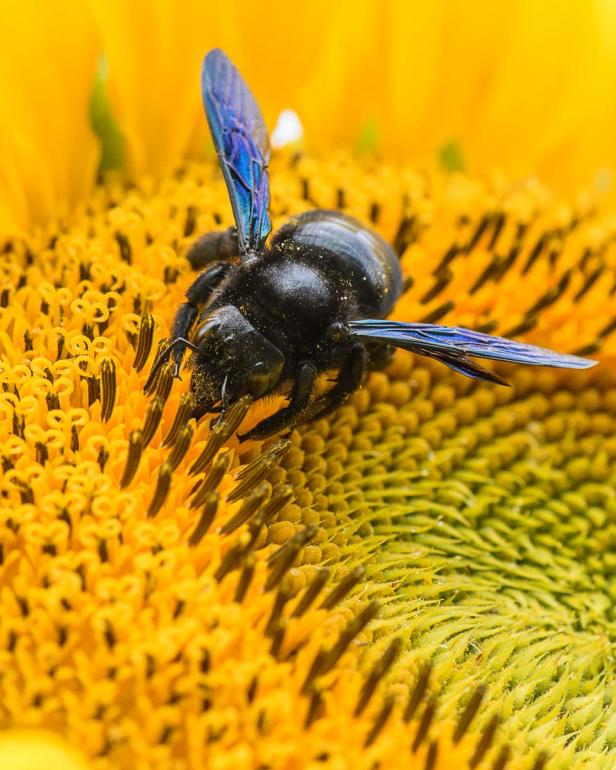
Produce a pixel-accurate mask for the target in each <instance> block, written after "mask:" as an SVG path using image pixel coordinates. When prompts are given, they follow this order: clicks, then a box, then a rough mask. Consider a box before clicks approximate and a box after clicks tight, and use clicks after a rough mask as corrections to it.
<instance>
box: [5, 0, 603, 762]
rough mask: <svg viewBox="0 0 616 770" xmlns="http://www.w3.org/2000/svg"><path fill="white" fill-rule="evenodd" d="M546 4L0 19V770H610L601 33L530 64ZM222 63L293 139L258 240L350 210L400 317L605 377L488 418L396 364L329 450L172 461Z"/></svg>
mask: <svg viewBox="0 0 616 770" xmlns="http://www.w3.org/2000/svg"><path fill="white" fill-rule="evenodd" d="M549 5H550V4H549V3H545V4H542V5H541V7H540V8H538V7H537V4H536V3H532V4H531V3H524V2H515V3H511V4H508V5H507V6H506V7H505V6H504V5H503V6H500V5H499V7H495V4H488V3H486V4H485V7H483V4H477V7H476V8H475V9H474V11H473V13H469V10H468V4H466V3H442V4H441V3H435V4H432V5H430V6H429V7H426V6H425V4H407V3H396V2H391V3H387V4H385V6H384V7H381V5H378V6H377V4H373V3H369V2H365V3H359V4H354V5H353V8H350V7H349V6H348V5H347V4H346V3H340V4H336V6H335V7H333V8H332V7H331V3H330V4H329V6H328V5H326V4H325V3H320V2H315V3H312V4H311V6H310V8H309V9H307V11H306V15H305V18H304V19H303V22H302V27H301V29H298V27H297V23H296V21H295V20H294V9H292V8H290V7H289V6H288V4H283V3H277V2H272V3H271V4H270V5H269V6H268V7H267V8H264V7H263V4H262V3H261V4H257V3H251V2H248V3H242V4H228V7H225V9H224V11H223V10H217V9H214V8H207V7H204V6H203V5H202V4H197V3H194V2H189V0H184V1H183V2H180V3H174V4H166V3H164V2H158V3H154V4H152V3H148V4H146V3H141V2H137V1H135V2H132V3H130V4H127V3H120V2H105V3H103V2H98V0H92V4H91V5H88V6H86V5H84V4H81V3H77V2H69V0H64V2H60V3H56V4H54V6H53V8H52V7H51V6H46V5H45V4H40V3H34V2H32V3H31V4H28V3H26V4H25V5H24V4H23V3H20V4H19V5H17V4H15V6H14V7H13V8H12V9H11V13H8V14H7V16H6V19H4V20H3V23H4V24H5V35H4V43H5V48H4V54H3V56H2V57H1V58H0V78H2V82H3V84H6V89H5V90H4V91H3V96H2V99H3V100H4V102H3V107H4V111H5V116H6V118H5V121H4V122H3V128H2V131H1V132H0V136H1V137H2V140H1V143H0V155H1V156H2V159H3V163H2V174H1V176H0V204H1V205H0V229H1V230H2V234H3V243H4V246H3V252H2V257H1V263H0V266H1V271H2V278H1V282H0V307H1V310H0V345H1V350H2V357H1V362H0V379H1V381H2V392H1V393H0V406H1V414H2V419H1V420H0V429H1V430H2V437H1V439H0V453H1V457H0V460H1V462H2V468H3V476H2V481H1V482H0V492H1V494H2V503H1V508H0V530H1V532H2V535H1V539H0V575H1V577H0V589H1V593H0V602H1V606H2V617H3V620H2V623H1V624H0V727H2V729H3V731H4V732H3V733H1V734H0V759H1V760H2V766H7V767H19V766H20V765H19V762H22V765H24V766H27V767H32V766H34V767H43V765H45V766H48V765H49V764H50V762H53V761H55V762H56V763H58V764H59V765H60V766H66V767H67V768H69V767H70V768H73V767H75V768H78V767H92V768H101V769H105V768H112V767H113V768H116V767H126V768H129V767H130V768H132V767H137V768H141V767H143V768H150V767H160V768H178V769H179V768H201V767H208V768H209V767H212V768H216V770H224V769H225V768H231V767H233V768H236V767H239V768H296V767H305V768H316V767H324V768H328V767H329V768H343V767H353V768H355V767H359V768H362V767H366V768H372V767H376V766H380V767H383V768H397V767H400V768H418V770H420V769H421V770H424V769H425V768H431V769H432V770H434V769H437V770H445V769H446V768H460V767H465V766H468V767H471V768H475V767H477V768H486V769H487V768H500V769H501V770H502V768H503V767H505V765H507V767H519V768H528V769H529V770H530V768H534V769H535V770H539V768H543V767H545V766H546V765H547V766H548V767H550V768H559V767H563V768H564V767H566V768H584V767H593V768H610V767H612V766H613V763H614V754H613V746H614V743H615V741H616V733H615V728H614V725H615V724H616V703H615V702H614V697H613V692H612V691H613V687H612V684H613V681H614V674H615V671H614V668H615V665H614V644H615V640H616V626H615V622H616V621H615V618H614V606H615V599H616V583H615V580H614V576H615V572H616V559H615V558H614V555H613V554H614V546H615V544H616V439H615V438H614V436H615V430H614V429H615V425H616V380H615V377H614V366H613V361H614V354H615V352H616V334H615V331H616V316H615V314H614V311H613V310H612V309H611V306H612V304H613V303H612V296H613V294H614V289H615V286H616V269H615V268H616V251H615V247H614V240H615V239H614V236H615V234H616V217H614V216H613V215H612V214H611V213H610V210H609V207H608V205H607V204H606V200H605V185H604V182H605V179H606V176H605V173H603V172H604V170H605V169H607V168H609V167H610V164H611V163H612V161H613V158H612V156H611V155H610V153H611V152H612V150H611V147H609V146H608V145H609V142H608V139H607V137H608V136H609V132H608V131H607V130H604V131H601V127H602V126H608V125H609V118H610V117H611V115H610V114H609V110H608V109H607V108H606V106H605V105H606V104H607V100H606V96H607V95H608V94H609V88H610V85H611V82H610V80H609V78H608V77H606V76H602V77H601V78H595V76H596V75H597V73H599V72H609V71H610V67H613V62H612V59H611V57H610V56H609V53H610V51H609V49H608V46H607V43H604V42H603V41H604V40H605V39H607V32H609V29H610V27H609V24H610V23H611V14H610V10H609V8H607V7H606V6H604V5H602V4H588V3H575V2H573V3H570V4H567V6H566V8H565V9H562V7H561V5H560V4H559V6H558V8H559V12H560V13H561V24H560V27H559V30H558V34H556V31H555V29H554V27H553V23H552V15H551V13H550V11H551V10H552V9H550V7H549ZM264 18H265V19H266V20H267V24H268V30H267V33H266V36H267V39H268V43H267V45H264V43H263V37H264V35H265V33H264V34H263V35H259V36H257V35H255V33H254V31H255V30H256V29H259V28H261V27H262V25H263V23H264V21H263V20H264ZM599 33H602V34H605V35H606V38H603V37H600V35H599ZM341 39H344V41H345V45H344V46H340V40H341ZM220 43H222V44H223V45H224V47H225V48H226V49H227V50H228V51H229V53H230V54H232V55H233V56H234V58H236V60H237V62H238V64H239V65H240V67H241V69H242V70H243V71H244V72H245V74H246V76H247V79H248V80H249V81H250V83H251V85H253V86H254V90H255V93H256V94H257V96H258V99H259V101H260V102H261V103H262V105H263V107H264V112H265V114H266V116H267V119H268V122H269V125H270V126H273V125H274V123H275V121H276V116H277V113H278V112H279V111H280V109H281V108H282V107H290V108H293V109H294V110H295V111H296V112H297V113H298V114H299V115H300V117H301V120H302V123H303V125H304V130H305V150H304V151H301V152H298V151H297V148H294V149H293V150H281V151H280V152H278V153H277V154H276V155H275V157H274V158H273V161H272V167H271V180H272V218H273V220H274V226H275V227H276V226H277V225H279V224H280V223H281V222H283V221H284V220H285V218H287V217H288V216H289V215H291V214H294V213H297V212H301V211H305V210H307V209H310V208H314V207H315V206H316V207H324V208H338V209H341V210H344V211H346V212H347V213H349V214H352V215H354V216H356V217H358V218H359V219H361V220H362V221H365V222H366V223H369V224H370V226H372V227H374V228H375V229H377V230H378V231H379V232H381V233H382V234H383V235H384V236H385V237H386V238H388V240H390V241H391V242H392V243H394V244H395V246H396V248H397V250H398V252H399V253H400V254H401V263H402V267H403V271H404V273H405V276H406V278H407V290H406V291H405V293H404V295H403V297H402V299H401V300H400V302H399V303H398V305H397V307H396V310H395V313H394V317H395V318H397V319H399V320H426V321H431V322H437V321H438V322H443V323H446V324H454V323H455V324H460V325H465V326H468V327H472V328H477V329H482V330H484V331H495V332H496V333H499V334H503V335H505V336H510V337H523V338H524V339H527V340H528V341H530V342H533V343H536V344H540V345H544V346H548V347H553V348H556V349H559V350H563V351H568V352H574V353H577V354H582V355H592V356H594V357H596V358H598V359H599V361H600V366H598V367H596V368H595V369H593V370H591V371H588V372H581V373H580V372H578V373H572V372H564V373H563V372H556V373H553V372H545V371H541V372H539V373H536V372H534V371H529V370H527V369H524V368H517V369H516V368H513V367H507V366H505V365H503V366H501V367H500V368H499V370H498V371H499V373H501V374H504V375H506V376H507V378H508V379H509V380H510V381H511V383H512V387H510V388H498V387H496V386H493V385H489V384H482V383H477V382H475V381H471V380H468V379H465V378H463V377H461V376H459V375H455V374H453V373H451V372H450V371H448V370H445V369H443V368H442V367H441V366H440V365H439V364H437V363H433V362H430V361H427V360H424V359H420V358H414V357H413V356H412V355H411V354H408V353H404V352H399V353H398V354H397V355H396V356H395V358H394V360H393V362H392V363H391V365H390V366H389V368H388V369H387V370H386V371H384V372H375V373H372V374H371V375H370V377H369V378H368V379H367V381H366V383H365V385H364V387H363V388H362V389H361V390H359V391H358V392H357V393H355V394H354V396H353V397H352V398H351V399H349V401H348V402H347V403H346V404H345V405H344V406H343V407H341V408H340V409H339V410H338V411H337V412H336V413H335V414H334V415H332V416H331V417H330V418H328V419H326V420H318V421H316V422H313V423H311V424H308V425H305V426H302V427H301V428H299V429H297V430H294V431H293V432H292V433H291V435H290V436H289V437H288V438H274V439H271V440H268V441H267V442H259V443H257V442H247V443H243V444H240V443H239V442H238V441H237V439H236V437H235V434H236V430H237V429H238V428H239V427H240V425H242V431H243V430H244V429H245V427H249V426H250V425H251V424H254V423H256V422H257V421H258V420H259V419H260V416H261V415H262V410H263V409H264V408H265V409H270V408H271V405H267V404H266V405H265V406H264V407H262V406H261V405H260V404H256V405H254V406H251V405H250V404H249V403H247V402H245V401H240V402H238V403H237V404H236V405H235V407H234V408H233V410H232V411H231V412H230V413H229V414H227V416H226V419H225V421H223V422H222V423H218V424H212V425H210V424H209V423H208V422H207V421H205V422H202V423H199V424H196V423H195V422H194V420H190V419H188V418H189V415H190V413H191V407H192V404H191V397H190V395H189V394H187V392H186V384H185V383H183V382H174V381H173V379H172V377H171V372H170V371H169V370H163V371H162V372H161V373H160V376H159V377H158V378H157V380H156V381H155V382H154V383H153V386H152V387H151V388H150V390H149V392H148V393H147V394H145V393H144V392H143V386H144V383H145V380H146V378H147V374H148V372H149V369H150V367H151V364H152V361H153V359H154V356H155V354H156V350H157V347H158V344H159V342H160V341H161V340H162V339H163V338H164V337H165V336H166V335H167V332H168V328H169V323H170V321H171V319H172V317H173V313H174V310H175V308H176V307H177V305H178V304H179V303H180V302H181V301H182V298H183V294H184V291H185V289H186V287H187V285H188V284H189V283H190V281H191V280H192V279H191V272H190V269H189V267H188V263H187V260H186V258H185V254H186V251H187V250H188V248H189V247H190V245H191V244H192V243H193V242H194V239H195V237H196V236H197V235H198V234H200V233H202V232H207V231H208V230H212V229H217V228H220V227H225V226H228V225H230V224H232V219H231V210H230V206H229V203H228V198H227V195H226V191H225V189H224V185H223V182H222V180H221V178H220V173H219V170H218V168H217V167H216V164H215V163H214V161H213V160H212V159H211V157H210V156H209V155H208V152H207V151H206V150H204V145H205V141H204V139H205V123H204V120H203V117H202V114H201V109H202V108H201V106H200V94H199V91H198V88H197V86H196V84H198V77H197V76H196V75H195V73H198V69H199V61H200V58H201V56H202V55H203V53H204V51H205V50H207V48H209V47H210V46H211V45H212V44H220ZM411 43H413V45H412V46H411V45H410V44H411ZM544 43H545V44H546V45H548V44H549V45H550V46H551V48H550V50H551V53H552V56H550V57H545V58H547V59H548V62H547V63H546V66H545V68H544V69H542V70H540V71H536V69H534V68H533V67H532V65H533V62H534V60H535V57H536V55H537V53H536V52H537V50H538V49H539V46H540V44H541V45H543V44H544ZM409 46H410V48H409ZM409 50H413V51H414V54H413V57H412V59H411V58H410V57H409V54H408V51H409ZM469 50H470V51H472V56H469V55H468V53H469ZM101 52H102V53H103V54H104V55H103V56H101ZM461 57H464V59H465V66H466V65H467V69H464V68H462V67H461V66H460V63H459V59H460V58H461ZM281 61H284V66H283V67H281V65H280V62H281ZM580 63H583V64H584V67H583V69H582V70H580V66H578V65H580ZM15 71H19V73H20V76H19V79H18V80H16V79H15V77H14V76H13V75H12V73H14V72H15ZM525 72H532V77H529V78H526V77H525V76H524V73H525ZM464 73H466V75H464ZM516 73H518V74H519V75H521V77H522V78H523V79H524V84H525V86H526V87H527V88H526V90H525V91H524V93H523V94H521V93H520V91H519V85H520V77H516V76H515V75H516ZM587 77H588V78H591V77H592V78H594V79H593V84H594V85H593V89H592V90H589V89H588V88H587V87H586V86H587V80H586V78H587ZM562 79H565V80H566V82H567V83H568V84H569V87H568V88H566V89H565V88H559V89H555V88H554V84H555V83H558V82H560V81H561V80H562ZM274 85H275V87H274ZM315 94H316V95H317V96H316V97H315ZM358 94H362V98H361V99H360V98H359V97H358ZM547 95H549V96H550V99H551V109H550V114H549V115H547V116H545V115H543V109H544V105H545V103H546V96H547ZM363 97H365V98H363ZM505 105H506V106H507V109H506V110H505ZM539 114H541V117H542V120H541V123H542V125H541V126H539V125H538V120H537V115H539ZM379 116H380V119H379ZM512 116H513V117H512ZM91 119H92V120H93V121H94V124H95V126H96V129H97V131H98V134H99V137H98V139H97V136H96V135H95V133H94V132H93V131H92V129H91V127H90V124H89V120H91ZM513 132H515V133H513ZM591 135H593V137H596V141H593V142H592V143H591V142H590V141H588V137H589V136H591ZM585 137H586V139H585ZM602 137H604V138H602ZM99 142H100V143H99ZM336 145H337V146H338V149H335V146H336ZM345 145H346V149H344V146H345ZM341 146H342V147H343V149H340V147H341ZM575 147H579V148H580V149H579V151H577V152H572V148H575ZM358 148H360V149H361V152H358ZM495 167H498V169H496V168H495ZM97 169H102V171H99V176H98V181H96V180H97ZM467 169H470V171H469V170H467ZM503 170H504V171H506V172H507V174H505V173H503ZM537 170H539V171H541V172H543V173H544V174H545V176H546V177H547V178H548V179H550V180H551V181H552V182H553V183H554V184H555V186H556V189H557V190H558V191H559V193H558V194H555V193H553V192H551V191H550V189H549V188H548V187H545V186H543V185H542V184H541V183H540V182H538V181H537V179H536V177H535V176H534V175H533V176H528V175H527V174H528V172H529V171H537ZM471 172H472V173H471ZM520 174H525V176H523V177H520ZM511 179H513V180H518V181H510V180H511ZM520 179H521V181H519V180H520ZM582 183H583V187H582ZM573 189H576V190H578V191H579V190H582V189H583V190H584V192H583V193H579V192H578V193H576V194H575V195H570V194H569V192H570V191H571V190H573ZM563 191H564V192H563ZM563 201H564V202H563ZM567 201H568V202H567ZM60 736H61V737H62V739H63V741H64V743H62V742H61V740H60ZM26 762H29V764H25V763H26ZM37 762H38V764H36V763H37ZM62 763H64V764H63V765H62Z"/></svg>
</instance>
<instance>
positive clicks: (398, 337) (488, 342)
mask: <svg viewBox="0 0 616 770" xmlns="http://www.w3.org/2000/svg"><path fill="white" fill-rule="evenodd" d="M349 326H350V327H351V332H352V333H353V334H354V335H356V336H358V337H364V338H367V339H370V340H375V341H380V342H386V343H389V344H390V345H394V346H395V347H398V348H403V349H404V350H410V351H412V352H414V353H419V354H420V355H422V356H429V357H430V358H435V359H437V360H438V361H441V362H442V363H444V364H446V365H447V366H449V367H450V368H451V369H454V370H455V371H457V372H460V373H462V374H465V375H466V376H467V377H476V378H478V379H480V380H488V381H490V382H499V383H501V384H503V385H506V384H507V383H506V381H505V380H503V379H502V378H501V377H499V376H498V375H497V374H495V373H494V372H491V371H489V370H488V369H484V368H483V367H481V366H479V364H476V363H475V362H474V361H471V360H470V358H469V356H476V357H477V358H489V359H492V360H494V361H511V362H513V363H517V364H530V365H532V366H554V367H557V368H561V369H588V368H589V367H590V366H594V365H595V364H596V363H597V362H596V361H591V360H590V359H588V358H580V357H579V356H568V355H563V354H561V353H555V352H554V351H553V350H548V349H547V348H540V347H537V346H536V345H526V344H525V343H523V342H515V341H514V340H507V339H505V338H504V337H492V336H491V335H489V334H482V333H481V332H475V331H472V330H471V329H463V328H462V327H460V326H437V325H435V324H421V323H408V324H407V323H401V322H399V321H380V320H374V321H372V320H361V321H352V322H351V323H350V324H349Z"/></svg>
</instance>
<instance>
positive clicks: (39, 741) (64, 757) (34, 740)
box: [0, 729, 90, 770]
mask: <svg viewBox="0 0 616 770" xmlns="http://www.w3.org/2000/svg"><path fill="white" fill-rule="evenodd" d="M0 767H2V768H6V770H49V769H50V768H53V770H87V768H89V767H90V765H89V764H88V763H87V762H86V760H85V759H84V758H83V757H82V755H81V754H79V753H77V752H76V751H74V750H73V749H72V748H71V747H69V746H67V745H66V744H65V743H64V742H63V741H62V740H61V738H60V736H59V735H56V734H55V733H51V732H47V731H46V730H25V729H24V730H18V729H16V730H7V731H5V732H0Z"/></svg>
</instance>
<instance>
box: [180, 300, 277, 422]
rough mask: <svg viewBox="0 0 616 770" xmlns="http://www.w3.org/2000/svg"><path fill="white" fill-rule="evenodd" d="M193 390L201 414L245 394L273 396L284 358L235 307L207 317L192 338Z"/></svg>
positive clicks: (218, 310)
mask: <svg viewBox="0 0 616 770" xmlns="http://www.w3.org/2000/svg"><path fill="white" fill-rule="evenodd" d="M192 337H193V342H194V344H195V345H196V346H197V347H198V348H199V352H198V353H195V354H194V355H193V359H192V366H193V374H192V380H191V390H192V392H193V395H194V396H195V400H196V402H197V408H198V410H199V411H200V412H201V413H204V412H206V411H208V410H209V409H210V408H211V407H213V406H214V405H215V404H217V403H219V402H221V401H222V402H223V406H224V405H225V404H227V403H233V401H236V400H237V399H238V398H240V397H241V396H243V395H246V394H249V395H251V396H253V397H254V398H259V397H260V396H263V395H265V394H266V393H269V392H270V391H271V390H273V389H274V388H275V387H276V385H277V384H278V383H279V381H280V377H281V374H282V370H283V367H284V357H283V355H282V353H281V352H280V350H278V348H277V347H275V346H274V345H272V343H271V342H269V341H268V340H267V339H266V338H265V337H264V336H263V335H262V334H260V333H259V332H258V331H257V330H256V329H255V328H254V327H253V326H252V324H251V323H250V321H249V320H248V319H247V318H246V317H245V316H244V315H242V313H241V312H240V311H239V310H238V309H237V308H236V307H235V306H233V305H225V306H223V307H220V308H218V309H217V310H215V311H214V312H213V313H211V314H210V315H208V316H207V318H205V319H204V320H203V321H202V322H201V323H200V324H199V326H198V327H197V328H196V330H195V333H194V334H193V335H192Z"/></svg>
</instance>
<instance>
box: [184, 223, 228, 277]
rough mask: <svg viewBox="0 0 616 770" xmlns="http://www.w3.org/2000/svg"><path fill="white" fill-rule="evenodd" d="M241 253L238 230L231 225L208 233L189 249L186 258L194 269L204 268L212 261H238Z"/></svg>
mask: <svg viewBox="0 0 616 770" xmlns="http://www.w3.org/2000/svg"><path fill="white" fill-rule="evenodd" d="M239 255H240V247H239V243H238V240H237V230H236V228H235V227H229V229H228V230H222V231H218V232H213V233H206V234H205V235H202V236H201V238H199V239H198V240H196V241H195V242H194V243H193V245H192V246H191V247H190V249H188V253H187V254H186V259H187V260H188V261H189V262H190V265H191V267H192V269H193V270H202V269H203V268H204V267H206V266H207V265H211V264H212V262H232V261H236V260H237V259H238V258H239Z"/></svg>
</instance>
